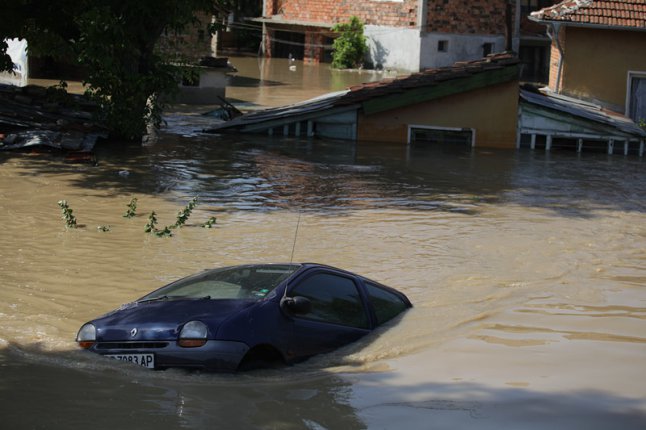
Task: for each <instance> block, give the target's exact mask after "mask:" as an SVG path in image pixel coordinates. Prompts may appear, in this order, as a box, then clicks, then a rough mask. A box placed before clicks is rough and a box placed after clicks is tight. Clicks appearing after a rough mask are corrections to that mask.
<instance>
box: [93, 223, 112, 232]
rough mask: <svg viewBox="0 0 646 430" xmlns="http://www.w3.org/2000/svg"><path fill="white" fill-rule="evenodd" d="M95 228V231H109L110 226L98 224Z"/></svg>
mask: <svg viewBox="0 0 646 430" xmlns="http://www.w3.org/2000/svg"><path fill="white" fill-rule="evenodd" d="M96 229H97V231H103V232H107V231H110V226H109V225H99V226H97V228H96Z"/></svg>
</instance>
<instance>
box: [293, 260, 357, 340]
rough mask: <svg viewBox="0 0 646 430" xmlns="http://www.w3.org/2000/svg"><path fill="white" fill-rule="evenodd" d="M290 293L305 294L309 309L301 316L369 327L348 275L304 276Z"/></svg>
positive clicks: (303, 295)
mask: <svg viewBox="0 0 646 430" xmlns="http://www.w3.org/2000/svg"><path fill="white" fill-rule="evenodd" d="M290 296H292V297H294V296H302V297H306V298H307V299H309V300H310V302H311V303H312V310H311V311H310V312H309V313H307V314H306V315H304V316H303V317H304V318H307V319H312V320H317V321H325V322H329V323H334V324H341V325H346V326H351V327H359V328H368V316H367V315H366V312H365V309H364V306H363V304H362V302H361V297H360V296H359V291H358V290H357V286H356V285H355V284H354V281H352V280H351V279H349V278H345V277H343V276H337V275H332V274H327V273H320V274H316V275H313V276H310V277H309V278H307V279H305V280H304V281H303V282H301V283H300V284H298V285H297V286H296V287H295V288H294V289H293V290H292V291H291V293H290Z"/></svg>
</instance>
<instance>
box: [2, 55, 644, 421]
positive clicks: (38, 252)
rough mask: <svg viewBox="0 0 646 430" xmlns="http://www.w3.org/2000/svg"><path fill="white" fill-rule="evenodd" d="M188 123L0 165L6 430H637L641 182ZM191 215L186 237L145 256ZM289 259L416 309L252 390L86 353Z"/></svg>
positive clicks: (501, 158) (587, 169)
mask: <svg viewBox="0 0 646 430" xmlns="http://www.w3.org/2000/svg"><path fill="white" fill-rule="evenodd" d="M245 60H247V61H250V59H245ZM253 61H254V62H256V63H257V60H256V59H253ZM234 64H235V63H234ZM250 64H251V63H250ZM281 64H283V65H285V67H287V66H288V63H287V62H283V63H281ZM301 67H304V66H302V64H301V63H297V70H298V69H299V68H301ZM239 68H240V69H241V70H242V69H243V68H241V67H239ZM288 71H289V70H288ZM283 72H284V71H281V73H283ZM248 73H249V76H251V78H250V79H254V78H253V76H254V75H253V73H252V72H248ZM352 78H355V76H353V77H352ZM256 79H258V78H256ZM271 79H272V80H275V81H276V82H280V79H279V78H277V77H273V78H271ZM323 82H326V81H325V79H324V80H323ZM328 84H329V83H328ZM328 84H325V85H328ZM289 85H292V84H289ZM294 85H295V84H294ZM321 85H322V84H321ZM285 86H288V84H285ZM271 87H272V88H273V89H274V90H276V89H277V88H280V87H281V85H277V84H275V85H273V86H271ZM241 88H242V87H241ZM321 88H322V87H321V86H317V87H315V88H314V89H311V91H310V90H308V91H306V90H303V93H302V94H303V95H305V97H304V98H308V97H309V96H315V95H317V94H315V93H316V92H319V91H321ZM243 89H244V88H243ZM333 89H337V88H333ZM231 91H237V90H234V89H231ZM305 93H307V94H309V96H308V95H306V94H305ZM228 96H229V94H228ZM229 97H231V96H229ZM268 97H270V96H268ZM273 97H274V98H271V97H270V98H268V99H266V100H269V99H271V100H276V99H280V98H281V97H285V95H284V94H275V95H274V96H273ZM294 97H295V99H298V98H300V97H301V93H299V92H298V91H297V95H296V96H294ZM238 99H239V100H245V99H243V98H242V97H239V98H238ZM246 100H251V101H254V100H256V99H253V98H252V97H250V96H249V97H248V98H247V99H246ZM292 101H293V100H292ZM258 104H261V105H271V104H273V103H272V102H267V101H262V102H260V101H258ZM180 110H182V111H183V112H184V113H183V114H179V113H174V114H169V115H168V117H167V119H168V124H169V127H168V128H167V129H166V130H164V131H162V132H161V133H160V134H159V136H158V138H157V140H155V141H154V143H151V144H149V145H147V146H144V147H141V148H109V147H99V148H98V149H97V158H98V165H97V166H89V165H77V164H67V163H65V162H64V161H63V160H62V159H60V158H57V157H56V156H55V155H37V154H7V153H0V226H2V230H1V231H2V233H1V236H0V237H1V239H2V240H1V241H0V273H2V288H1V289H0V329H1V330H0V415H1V416H2V427H3V428H7V429H9V428H11V429H23V428H24V429H27V428H30V429H32V428H43V429H52V428H61V429H74V428H87V427H90V426H92V427H94V428H100V429H115V428H140V429H148V428H151V429H152V428H155V429H175V428H184V427H186V428H188V427H190V428H207V427H208V428H259V429H317V430H318V429H337V428H350V429H360V428H375V429H382V428H384V429H390V428H395V427H405V428H440V429H454V428H465V427H476V426H477V428H485V429H500V428H524V429H525V428H529V429H537V428H550V429H573V428H581V429H607V428H613V429H616V428H620V429H633V428H634V429H638V428H644V426H645V425H646V385H644V383H643V381H644V375H645V374H646V249H645V245H646V169H645V165H644V161H643V160H641V159H638V158H635V157H620V156H607V155H601V154H584V155H581V156H577V155H576V154H571V153H556V152H555V153H552V154H547V155H546V154H545V153H543V152H536V153H532V152H514V151H508V152H505V151H502V152H501V151H485V150H475V151H473V152H461V151H442V150H438V149H433V148H407V147H406V146H404V145H383V144H379V145H371V144H361V145H352V144H348V143H345V142H335V141H322V140H311V141H308V140H295V139H277V138H274V139H268V138H267V137H264V136H260V137H249V136H244V137H240V136H231V135H229V136H217V135H202V134H200V133H198V132H196V130H197V129H199V128H201V127H202V126H204V124H205V123H208V122H209V121H212V119H206V118H204V117H200V116H198V115H188V114H186V109H180ZM194 196H198V197H199V205H198V206H197V208H196V209H195V210H194V212H193V214H192V215H191V218H190V220H189V222H188V224H187V225H186V226H185V227H184V228H182V229H180V230H178V231H177V232H176V234H175V235H174V236H173V237H170V238H157V237H153V236H150V235H148V234H146V233H144V225H145V224H146V221H147V217H148V214H149V213H150V212H151V211H155V212H156V213H157V216H158V219H159V222H160V224H162V225H163V224H171V223H173V222H174V220H175V215H176V214H177V212H178V210H180V209H181V208H182V207H183V206H184V205H185V204H186V203H187V202H188V201H189V200H190V199H191V198H192V197H194ZM133 197H136V198H137V199H138V206H137V214H138V215H137V216H136V217H135V218H133V219H127V218H124V217H122V215H123V213H124V212H125V211H126V209H127V208H126V206H127V204H128V202H129V201H130V199H131V198H133ZM61 199H66V200H67V201H68V202H69V204H70V207H71V208H72V209H73V210H74V214H75V215H76V217H77V219H78V223H79V225H80V227H79V228H77V229H66V228H65V226H64V223H63V220H62V219H61V214H60V209H59V208H58V206H57V201H58V200H61ZM211 216H215V217H217V225H216V227H215V228H213V229H204V228H201V227H200V225H201V224H202V223H203V222H205V221H206V220H207V219H208V218H209V217H211ZM299 219H300V222H299ZM297 223H298V224H299V229H298V236H297V237H296V242H295V244H294V232H295V230H296V225H297ZM98 227H102V228H98ZM103 230H109V231H103ZM294 245H295V248H294V249H295V252H294V260H298V261H316V262H320V263H325V264H330V265H335V266H339V267H342V268H345V269H348V270H352V271H356V272H358V273H361V274H363V275H366V276H368V277H370V278H373V279H375V280H378V281H380V282H383V283H385V284H387V285H391V286H393V287H396V288H398V289H400V290H401V291H403V292H405V293H406V294H407V295H408V296H409V298H410V299H411V301H412V302H413V304H414V305H415V307H414V308H413V309H412V310H410V311H409V312H407V313H406V314H405V315H403V317H401V318H400V319H398V320H397V321H395V322H394V323H392V324H390V326H389V327H385V328H384V329H380V330H378V331H377V332H376V333H373V334H372V335H370V336H368V337H367V338H365V339H362V340H360V341H359V342H357V343H355V344H353V345H350V346H348V347H346V348H343V349H341V350H339V351H336V352H333V353H331V354H327V355H323V356H320V357H315V358H313V359H310V360H308V361H306V362H304V363H302V364H298V365H295V366H291V367H287V368H282V369H273V370H263V371H256V372H249V373H245V374H237V375H219V374H197V373H185V372H181V371H177V370H171V371H164V372H151V371H145V370H141V369H138V368H134V367H132V366H129V365H127V364H120V363H116V362H112V361H109V360H107V359H101V358H100V357H98V356H96V355H93V354H89V353H86V352H84V351H79V350H78V349H77V348H76V345H75V343H74V337H75V335H76V331H77V330H78V328H79V327H80V326H81V325H82V324H83V323H84V322H85V321H87V320H89V319H91V318H94V317H96V316H99V315H101V314H103V313H105V312H107V311H109V310H112V309H114V308H116V307H118V306H119V305H121V304H122V303H126V302H129V301H131V300H133V299H135V298H137V297H140V296H142V295H144V294H145V293H147V292H149V291H151V290H152V289H154V288H156V287H159V286H161V285H163V284H164V283H167V282H169V281H171V280H174V279H176V278H178V277H181V276H184V275H188V274H191V273H194V272H196V271H199V270H202V269H204V268H210V267H217V266H223V265H229V264H238V263H247V262H276V261H278V262H284V261H288V260H289V259H290V255H291V253H292V248H293V246H294Z"/></svg>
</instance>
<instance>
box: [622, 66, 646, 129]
mask: <svg viewBox="0 0 646 430" xmlns="http://www.w3.org/2000/svg"><path fill="white" fill-rule="evenodd" d="M627 102H628V103H627V107H626V113H627V115H628V116H629V117H630V118H632V120H633V121H635V122H636V123H638V124H639V123H640V122H641V121H645V122H646V73H636V72H629V73H628V100H627Z"/></svg>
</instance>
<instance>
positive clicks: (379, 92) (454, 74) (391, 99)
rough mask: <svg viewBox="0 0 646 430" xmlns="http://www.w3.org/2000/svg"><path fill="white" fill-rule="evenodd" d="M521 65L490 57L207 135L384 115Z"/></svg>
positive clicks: (492, 80) (503, 76)
mask: <svg viewBox="0 0 646 430" xmlns="http://www.w3.org/2000/svg"><path fill="white" fill-rule="evenodd" d="M518 63H519V60H518V58H517V57H515V56H514V55H513V54H511V53H499V54H491V55H489V56H487V57H486V58H483V59H481V60H476V61H464V62H458V63H455V64H454V65H453V66H451V67H442V68H435V69H428V70H425V71H423V72H419V73H414V74H411V75H408V76H404V77H398V78H392V79H384V80H381V81H377V82H370V83H364V84H361V85H356V86H353V87H350V88H348V89H346V90H343V91H338V92H334V93H329V94H326V95H323V96H321V97H317V98H314V99H311V100H306V101H303V102H300V103H296V104H292V105H288V106H283V107H277V108H271V109H265V110H262V111H258V112H252V113H248V114H245V115H242V116H240V117H238V118H235V119H233V120H231V121H229V122H226V123H223V124H218V125H215V126H214V127H213V128H212V129H210V130H206V131H207V132H212V131H219V130H222V129H226V128H236V127H237V128H244V127H247V126H250V125H252V124H258V123H262V122H269V121H272V122H274V121H280V120H285V119H290V120H293V119H295V118H298V117H301V118H303V117H307V116H318V115H321V113H327V112H328V111H331V110H335V111H342V110H351V109H357V108H359V107H361V108H362V109H363V111H364V113H366V114H372V113H376V112H383V111H387V110H391V109H396V108H399V107H402V106H407V105H411V104H415V103H421V102H424V101H428V100H433V99H436V98H440V97H445V96H449V95H452V94H458V93H462V92H466V91H471V90H474V89H477V88H482V87H486V86H488V85H494V84H497V83H501V82H507V81H510V80H513V79H517V78H518V68H517V65H518Z"/></svg>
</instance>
